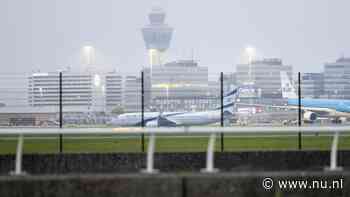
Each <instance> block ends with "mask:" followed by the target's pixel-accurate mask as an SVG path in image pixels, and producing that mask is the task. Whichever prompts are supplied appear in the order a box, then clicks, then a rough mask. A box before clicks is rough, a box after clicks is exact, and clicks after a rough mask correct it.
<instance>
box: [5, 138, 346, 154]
mask: <svg viewBox="0 0 350 197" xmlns="http://www.w3.org/2000/svg"><path fill="white" fill-rule="evenodd" d="M63 142H64V144H63V146H64V152H69V153H86V152H90V153H91V152H92V153H100V152H141V139H140V138H132V139H118V138H113V139H67V138H64V140H63ZM145 142H146V143H145V148H147V138H146V140H145ZM207 143H208V138H205V137H200V138H199V137H197V138H193V137H192V138H191V137H188V138H171V137H169V138H157V145H156V151H157V152H204V151H206V149H207ZM331 143H332V137H328V136H303V138H302V145H303V149H305V150H306V149H307V150H329V149H330V146H331ZM16 144H17V140H16V139H10V140H9V139H4V138H0V154H13V153H15V151H16ZM58 147H59V143H58V138H56V139H33V138H30V139H28V138H27V139H26V138H25V140H24V153H57V152H58ZM224 148H225V151H247V150H248V151H253V150H297V149H298V138H297V137H296V136H295V137H259V138H254V137H235V138H229V137H228V138H225V139H224ZM216 149H217V150H218V151H219V150H220V139H219V138H218V139H217V142H216ZM339 149H342V150H345V149H350V136H346V137H345V136H343V137H340V141H339Z"/></svg>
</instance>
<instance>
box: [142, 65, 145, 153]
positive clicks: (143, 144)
mask: <svg viewBox="0 0 350 197" xmlns="http://www.w3.org/2000/svg"><path fill="white" fill-rule="evenodd" d="M144 80H145V78H144V73H143V71H141V127H145V85H144ZM141 151H142V152H145V134H144V133H142V134H141Z"/></svg>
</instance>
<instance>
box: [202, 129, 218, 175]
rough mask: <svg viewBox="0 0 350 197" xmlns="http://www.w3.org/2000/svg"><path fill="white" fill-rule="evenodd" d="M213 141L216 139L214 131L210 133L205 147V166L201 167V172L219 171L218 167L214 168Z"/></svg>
mask: <svg viewBox="0 0 350 197" xmlns="http://www.w3.org/2000/svg"><path fill="white" fill-rule="evenodd" d="M215 141H216V133H212V134H210V137H209V142H208V148H207V160H206V168H205V169H202V172H203V173H215V172H218V171H219V170H218V169H216V168H214V160H215V159H214V152H215Z"/></svg>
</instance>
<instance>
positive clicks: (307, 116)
mask: <svg viewBox="0 0 350 197" xmlns="http://www.w3.org/2000/svg"><path fill="white" fill-rule="evenodd" d="M316 119H317V114H316V113H314V112H311V111H306V112H305V113H304V121H307V122H313V121H315V120H316Z"/></svg>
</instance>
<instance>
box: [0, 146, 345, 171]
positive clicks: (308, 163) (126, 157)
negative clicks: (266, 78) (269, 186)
mask: <svg viewBox="0 0 350 197" xmlns="http://www.w3.org/2000/svg"><path fill="white" fill-rule="evenodd" d="M338 155H339V157H338V161H339V165H340V166H343V167H344V168H345V170H346V169H347V168H349V166H350V151H339V153H338ZM205 157H206V155H205V153H157V154H156V155H155V168H157V169H160V171H161V172H198V171H200V169H202V168H204V167H205ZM145 159H146V155H145V154H141V153H115V154H62V155H60V154H26V155H24V156H23V170H24V171H26V172H27V173H29V174H67V173H132V172H139V171H140V170H141V169H143V168H145ZM14 160H15V156H14V155H0V175H1V174H2V175H6V174H8V173H9V172H10V171H11V170H13V169H14ZM325 166H329V151H252V152H224V153H216V154H215V167H216V168H218V169H220V170H221V171H227V172H237V171H287V170H308V171H310V170H311V171H320V170H323V168H324V167H325Z"/></svg>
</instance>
